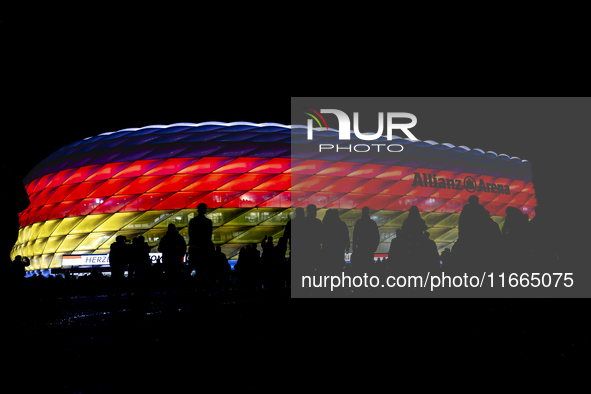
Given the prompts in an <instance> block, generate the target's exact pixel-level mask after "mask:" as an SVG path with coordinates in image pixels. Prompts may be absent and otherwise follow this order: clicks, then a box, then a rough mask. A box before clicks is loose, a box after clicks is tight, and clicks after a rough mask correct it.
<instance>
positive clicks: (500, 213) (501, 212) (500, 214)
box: [497, 204, 521, 216]
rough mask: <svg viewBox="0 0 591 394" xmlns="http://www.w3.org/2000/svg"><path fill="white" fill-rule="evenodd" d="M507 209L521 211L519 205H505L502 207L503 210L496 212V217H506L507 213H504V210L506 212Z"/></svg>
mask: <svg viewBox="0 0 591 394" xmlns="http://www.w3.org/2000/svg"><path fill="white" fill-rule="evenodd" d="M508 207H513V208H517V209H519V210H520V211H521V206H519V205H517V204H507V205H505V206H504V207H503V208H502V209H501V210H500V211H498V212H497V215H499V216H506V215H507V213H506V212H505V210H506V209H507V208H508Z"/></svg>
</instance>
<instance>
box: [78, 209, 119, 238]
mask: <svg viewBox="0 0 591 394" xmlns="http://www.w3.org/2000/svg"><path fill="white" fill-rule="evenodd" d="M110 216H111V214H109V213H106V214H102V215H89V216H86V217H85V218H84V220H82V221H81V222H80V223H79V224H78V225H77V226H76V227H75V228H74V229H73V230H72V231H70V234H81V233H89V232H91V231H93V230H94V229H95V228H97V227H98V226H99V225H100V224H101V223H103V222H104V221H105V220H107V219H108V218H109V217H110Z"/></svg>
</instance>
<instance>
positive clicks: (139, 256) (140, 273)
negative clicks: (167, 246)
mask: <svg viewBox="0 0 591 394" xmlns="http://www.w3.org/2000/svg"><path fill="white" fill-rule="evenodd" d="M134 241H135V242H134V243H133V244H132V247H133V249H132V250H133V252H132V258H131V260H132V261H134V262H135V276H136V277H137V279H138V280H137V281H136V282H138V283H136V286H137V289H138V290H139V293H141V294H142V295H145V293H146V291H147V286H148V281H149V274H150V268H151V267H152V260H150V245H148V243H147V242H145V238H144V236H143V235H140V236H139V237H137V238H134Z"/></svg>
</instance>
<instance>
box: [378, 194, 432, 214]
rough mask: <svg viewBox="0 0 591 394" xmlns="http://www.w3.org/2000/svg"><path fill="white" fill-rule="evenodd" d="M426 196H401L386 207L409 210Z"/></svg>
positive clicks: (391, 209)
mask: <svg viewBox="0 0 591 394" xmlns="http://www.w3.org/2000/svg"><path fill="white" fill-rule="evenodd" d="M424 199H425V198H424V197H401V198H399V199H398V200H396V201H395V202H394V203H393V204H390V205H388V206H387V207H386V208H385V209H386V210H388V211H408V210H409V209H410V207H412V206H414V205H417V204H419V203H421V202H422V201H423V200H424Z"/></svg>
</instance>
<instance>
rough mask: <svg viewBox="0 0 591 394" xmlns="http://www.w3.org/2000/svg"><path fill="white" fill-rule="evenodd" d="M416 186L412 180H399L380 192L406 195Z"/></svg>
mask: <svg viewBox="0 0 591 394" xmlns="http://www.w3.org/2000/svg"><path fill="white" fill-rule="evenodd" d="M415 187H416V186H412V182H407V181H398V182H396V183H395V184H393V185H392V186H390V187H388V188H386V189H384V190H382V191H381V192H380V194H389V195H391V196H404V195H405V194H406V193H408V192H410V191H411V190H413V189H414V188H415Z"/></svg>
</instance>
